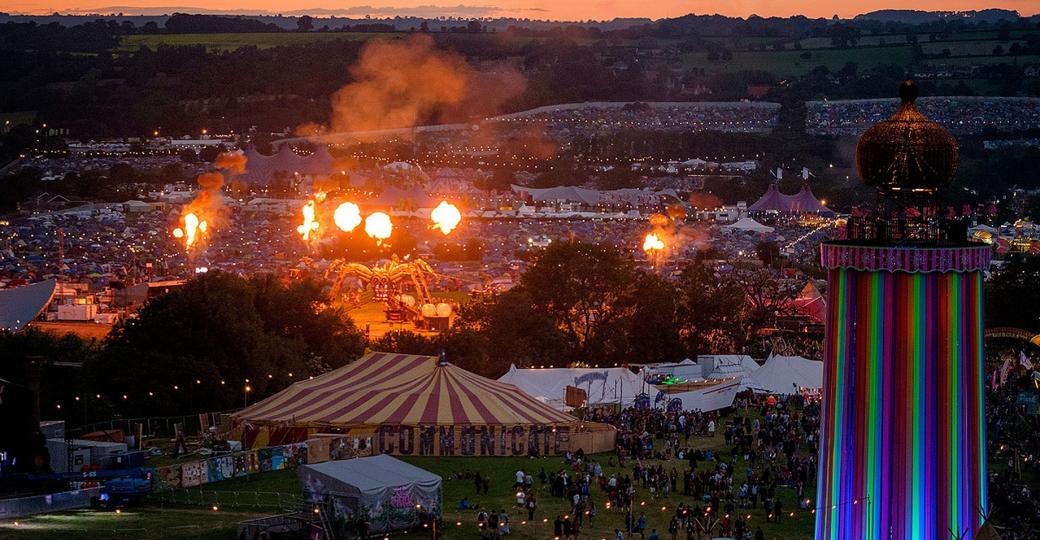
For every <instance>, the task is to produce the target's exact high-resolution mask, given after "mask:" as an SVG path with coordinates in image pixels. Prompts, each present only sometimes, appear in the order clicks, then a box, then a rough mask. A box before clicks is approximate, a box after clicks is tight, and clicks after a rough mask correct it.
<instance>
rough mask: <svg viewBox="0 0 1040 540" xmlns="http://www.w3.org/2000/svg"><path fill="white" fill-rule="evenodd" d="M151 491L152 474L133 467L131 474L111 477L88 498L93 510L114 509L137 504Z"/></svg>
mask: <svg viewBox="0 0 1040 540" xmlns="http://www.w3.org/2000/svg"><path fill="white" fill-rule="evenodd" d="M151 491H152V474H151V472H148V471H145V470H144V469H135V470H134V471H133V474H130V475H126V476H120V477H117V478H112V479H110V480H108V481H106V482H105V483H104V485H103V486H102V487H101V493H99V494H98V495H97V496H96V497H92V498H91V500H90V507H91V508H94V509H95V510H115V509H116V508H125V507H128V506H137V505H138V504H140V503H141V502H142V501H143V500H144V498H145V496H146V495H148V494H149V493H150V492H151Z"/></svg>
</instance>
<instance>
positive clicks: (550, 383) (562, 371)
mask: <svg viewBox="0 0 1040 540" xmlns="http://www.w3.org/2000/svg"><path fill="white" fill-rule="evenodd" d="M498 380H499V381H501V382H504V383H507V384H512V385H514V386H516V387H517V388H519V389H521V390H523V391H524V392H526V393H528V394H530V395H532V396H534V397H536V398H539V399H541V400H543V401H545V402H547V403H549V404H551V405H553V406H555V407H557V408H562V407H563V405H564V397H565V394H566V392H567V387H568V386H575V387H577V388H581V389H582V390H585V391H586V392H588V394H589V404H590V405H596V404H601V403H603V404H605V403H620V404H621V405H630V404H631V403H632V401H633V400H634V399H635V397H636V395H638V394H639V393H640V392H642V391H643V386H644V385H643V379H642V377H640V376H639V375H638V374H636V373H632V371H631V370H629V369H628V368H622V367H615V368H545V369H520V368H518V367H516V366H509V371H508V372H506V374H505V375H502V376H501V377H499V378H498Z"/></svg>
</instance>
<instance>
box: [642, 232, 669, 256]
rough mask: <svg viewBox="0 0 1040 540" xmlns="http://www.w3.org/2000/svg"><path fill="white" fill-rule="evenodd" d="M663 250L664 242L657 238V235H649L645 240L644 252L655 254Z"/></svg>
mask: <svg viewBox="0 0 1040 540" xmlns="http://www.w3.org/2000/svg"><path fill="white" fill-rule="evenodd" d="M662 249H664V241H663V240H661V238H660V237H658V236H657V233H648V234H647V235H646V238H644V239H643V251H645V252H647V253H653V252H654V251H661V250H662Z"/></svg>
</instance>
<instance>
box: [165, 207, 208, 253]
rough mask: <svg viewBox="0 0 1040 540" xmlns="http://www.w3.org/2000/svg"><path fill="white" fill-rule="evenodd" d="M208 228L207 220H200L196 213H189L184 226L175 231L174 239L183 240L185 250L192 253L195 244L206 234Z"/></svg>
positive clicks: (186, 215)
mask: <svg viewBox="0 0 1040 540" xmlns="http://www.w3.org/2000/svg"><path fill="white" fill-rule="evenodd" d="M207 227H208V225H207V224H206V220H204V219H199V216H197V215H195V213H194V212H188V213H187V214H184V226H183V227H177V228H176V229H174V230H173V237H174V238H178V239H180V238H183V239H184V248H185V249H187V250H189V251H190V250H191V248H192V246H194V245H195V242H197V241H198V239H199V238H200V237H201V236H202V233H205V232H206V229H207Z"/></svg>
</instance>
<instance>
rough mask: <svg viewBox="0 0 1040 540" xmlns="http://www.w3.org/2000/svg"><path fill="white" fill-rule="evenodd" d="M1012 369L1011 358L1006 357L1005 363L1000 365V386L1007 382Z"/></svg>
mask: <svg viewBox="0 0 1040 540" xmlns="http://www.w3.org/2000/svg"><path fill="white" fill-rule="evenodd" d="M1010 371H1011V359H1010V358H1005V359H1004V365H1002V366H1000V386H1004V385H1005V384H1007V378H1008V373H1009V372H1010Z"/></svg>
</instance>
